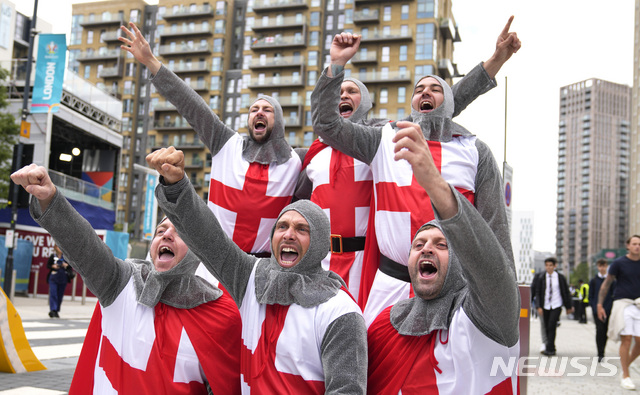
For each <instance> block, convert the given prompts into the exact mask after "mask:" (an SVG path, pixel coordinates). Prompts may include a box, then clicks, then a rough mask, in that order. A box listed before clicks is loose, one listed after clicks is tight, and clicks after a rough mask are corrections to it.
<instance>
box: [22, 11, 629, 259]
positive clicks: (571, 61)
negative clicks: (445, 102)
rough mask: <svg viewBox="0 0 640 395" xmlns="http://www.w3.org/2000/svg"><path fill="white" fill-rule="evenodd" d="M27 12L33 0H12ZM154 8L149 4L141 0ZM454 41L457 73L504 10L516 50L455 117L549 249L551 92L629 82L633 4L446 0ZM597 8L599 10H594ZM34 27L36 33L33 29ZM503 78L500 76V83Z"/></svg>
mask: <svg viewBox="0 0 640 395" xmlns="http://www.w3.org/2000/svg"><path fill="white" fill-rule="evenodd" d="M81 2H86V1H71V0H41V1H39V2H38V16H39V17H40V18H43V19H44V20H47V21H48V22H50V23H51V24H52V25H53V33H67V34H68V33H69V26H70V24H71V4H72V3H81ZM14 3H15V4H16V8H17V9H18V11H19V12H21V13H23V14H25V15H28V16H32V15H33V1H30V0H20V1H15V0H14ZM148 3H149V4H157V1H148ZM452 3H453V15H454V19H455V21H456V23H457V25H458V30H459V33H460V37H461V40H462V41H461V42H459V43H456V47H455V53H454V59H453V62H454V63H457V65H458V70H459V71H460V72H461V73H465V72H466V71H468V70H471V69H472V68H473V67H474V66H475V65H476V64H478V63H479V62H480V61H483V60H486V59H488V58H489V57H490V56H491V54H492V53H493V51H494V49H495V44H496V39H497V37H498V34H499V33H500V32H501V31H502V28H503V27H504V25H505V23H506V22H507V19H508V18H509V16H510V15H514V16H515V19H514V21H513V24H512V25H511V31H515V32H516V33H517V34H518V37H519V38H520V40H521V41H522V48H521V49H520V51H519V52H518V53H516V54H515V55H513V57H512V58H511V59H510V60H509V61H508V62H507V63H506V64H505V65H504V66H503V68H502V69H501V70H500V72H499V73H498V75H497V77H496V80H497V83H498V87H496V88H494V89H493V90H491V91H490V92H488V93H486V94H485V95H483V96H482V97H480V98H478V99H477V100H476V101H475V102H474V103H472V104H471V105H470V106H469V107H468V108H467V109H466V110H465V111H464V112H463V113H462V114H461V115H460V116H458V117H457V118H456V119H455V121H456V122H458V123H459V124H461V125H463V126H465V127H466V128H467V129H468V130H469V131H471V132H472V133H474V134H476V135H477V136H478V137H479V138H480V139H482V140H483V141H484V142H486V143H487V144H488V145H489V147H490V148H491V150H492V151H493V154H494V155H495V157H496V161H497V162H498V164H499V166H500V167H502V163H503V161H504V159H505V86H507V90H506V97H507V101H506V107H507V114H506V123H507V128H506V130H507V133H506V140H507V141H506V161H507V163H509V165H510V166H511V167H512V168H513V183H512V191H513V192H512V205H511V207H512V209H513V210H515V211H531V212H533V216H534V230H533V232H534V234H533V248H534V249H535V250H536V251H545V252H552V253H553V252H555V222H556V217H555V214H556V183H557V156H558V121H559V108H558V102H559V94H560V88H561V87H563V86H566V85H570V84H573V83H576V82H580V81H584V80H586V79H590V78H598V79H602V80H607V81H611V82H615V83H620V84H627V85H630V86H631V85H632V83H633V27H634V13H635V5H634V4H635V2H634V1H631V0H613V1H609V2H606V3H603V2H602V1H596V0H538V1H535V2H534V1H523V0H485V1H478V0H452ZM603 4H606V6H603ZM36 30H37V29H36ZM505 77H506V82H505Z"/></svg>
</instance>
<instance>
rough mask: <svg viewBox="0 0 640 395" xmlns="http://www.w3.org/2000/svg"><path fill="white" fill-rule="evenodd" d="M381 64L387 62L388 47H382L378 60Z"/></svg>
mask: <svg viewBox="0 0 640 395" xmlns="http://www.w3.org/2000/svg"><path fill="white" fill-rule="evenodd" d="M380 61H381V62H388V61H389V47H382V56H381V58H380Z"/></svg>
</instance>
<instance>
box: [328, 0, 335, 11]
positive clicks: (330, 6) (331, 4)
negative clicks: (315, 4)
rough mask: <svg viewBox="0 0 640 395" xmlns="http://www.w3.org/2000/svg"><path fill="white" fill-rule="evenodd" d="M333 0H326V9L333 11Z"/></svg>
mask: <svg viewBox="0 0 640 395" xmlns="http://www.w3.org/2000/svg"><path fill="white" fill-rule="evenodd" d="M334 3H335V0H327V11H333V6H334Z"/></svg>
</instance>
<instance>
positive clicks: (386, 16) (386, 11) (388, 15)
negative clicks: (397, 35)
mask: <svg viewBox="0 0 640 395" xmlns="http://www.w3.org/2000/svg"><path fill="white" fill-rule="evenodd" d="M382 20H383V21H385V22H388V21H390V20H391V6H389V5H388V6H385V7H384V13H383V14H382Z"/></svg>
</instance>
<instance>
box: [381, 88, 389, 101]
mask: <svg viewBox="0 0 640 395" xmlns="http://www.w3.org/2000/svg"><path fill="white" fill-rule="evenodd" d="M388 102H389V90H388V89H387V88H382V89H380V104H386V103H388Z"/></svg>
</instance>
